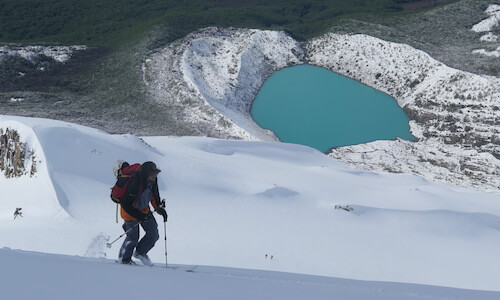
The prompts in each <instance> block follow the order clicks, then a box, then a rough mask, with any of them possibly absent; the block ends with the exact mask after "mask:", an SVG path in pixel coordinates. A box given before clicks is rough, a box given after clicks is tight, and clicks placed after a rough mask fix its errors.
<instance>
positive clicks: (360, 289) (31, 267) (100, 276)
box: [0, 248, 500, 300]
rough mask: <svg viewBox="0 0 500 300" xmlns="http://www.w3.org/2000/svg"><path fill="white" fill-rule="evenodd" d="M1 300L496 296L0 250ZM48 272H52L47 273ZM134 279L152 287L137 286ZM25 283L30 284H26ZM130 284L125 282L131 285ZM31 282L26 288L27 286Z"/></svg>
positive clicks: (493, 296)
mask: <svg viewBox="0 0 500 300" xmlns="http://www.w3.org/2000/svg"><path fill="white" fill-rule="evenodd" d="M0 264H1V265H2V269H3V270H9V272H8V273H7V272H2V273H0V282H1V283H0V288H1V290H2V299H6V300H11V299H19V300H21V299H23V300H24V299H73V300H78V299H82V300H87V299H141V298H144V297H145V295H147V298H152V299H165V298H167V299H218V300H229V299H242V300H243V299H251V300H254V299H288V300H293V299H315V300H320V299H332V298H334V299H344V300H359V299H372V300H391V299H394V300H415V299H429V298H431V299H463V300H465V299H471V300H476V299H481V300H488V299H498V297H500V292H483V291H473V290H462V289H452V288H443V287H435V286H423V285H414V284H398V283H383V282H368V281H355V280H346V279H338V278H327V277H317V276H307V275H299V274H287V273H277V272H264V271H251V270H242V269H230V268H216V267H199V268H198V269H196V273H186V272H182V271H174V270H166V269H164V268H146V267H139V266H137V267H129V266H123V265H118V264H116V263H114V262H113V261H110V260H103V259H90V258H81V257H71V256H62V255H49V254H42V253H36V252H25V251H15V250H10V249H5V248H4V249H0ZM47 274H50V276H47ZM135 278H140V280H141V281H143V282H145V283H147V285H148V286H151V287H153V288H150V289H148V290H144V289H143V288H142V287H141V288H137V284H133V283H136V282H137V281H136V280H135ZM27 283H29V284H27ZM131 283H132V286H127V285H128V284H131ZM27 285H29V288H26V286H27Z"/></svg>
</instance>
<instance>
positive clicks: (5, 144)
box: [0, 128, 36, 178]
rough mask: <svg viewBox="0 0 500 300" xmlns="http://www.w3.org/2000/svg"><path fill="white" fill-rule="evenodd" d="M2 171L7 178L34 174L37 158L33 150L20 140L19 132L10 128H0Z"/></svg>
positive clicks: (0, 167)
mask: <svg viewBox="0 0 500 300" xmlns="http://www.w3.org/2000/svg"><path fill="white" fill-rule="evenodd" d="M0 171H1V172H3V173H4V176H5V177H6V178H13V177H21V176H23V175H29V176H33V175H35V173H36V160H35V155H34V152H33V150H31V149H30V148H29V147H28V146H27V144H26V143H23V142H21V141H20V136H19V133H18V132H17V131H15V130H12V129H10V128H6V129H5V132H4V130H3V128H0Z"/></svg>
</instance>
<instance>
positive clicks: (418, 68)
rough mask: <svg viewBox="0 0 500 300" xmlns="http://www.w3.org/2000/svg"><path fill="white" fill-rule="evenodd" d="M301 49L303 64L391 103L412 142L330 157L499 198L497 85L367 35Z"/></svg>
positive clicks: (323, 40)
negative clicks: (375, 92)
mask: <svg viewBox="0 0 500 300" xmlns="http://www.w3.org/2000/svg"><path fill="white" fill-rule="evenodd" d="M306 47H307V51H308V56H307V58H308V60H309V61H310V63H312V64H315V65H320V66H323V67H326V68H328V69H330V70H332V71H334V72H338V73H340V74H343V75H345V76H349V77H351V78H354V79H356V80H359V81H360V82H362V83H364V84H366V85H369V86H372V87H374V88H376V89H378V90H380V91H382V92H385V93H387V94H389V95H391V96H392V97H394V98H395V99H396V101H397V102H398V104H399V105H400V106H401V107H402V108H403V109H404V110H405V112H406V113H407V114H408V116H409V117H410V118H411V119H412V122H410V128H411V132H412V134H413V135H414V136H415V137H416V138H417V139H418V141H417V142H415V143H410V142H406V141H403V140H398V141H378V142H374V143H369V144H366V145H357V146H349V147H343V148H338V149H333V150H332V151H331V153H330V156H332V157H335V158H337V159H340V160H342V161H344V162H347V163H349V164H351V165H355V166H358V167H361V168H365V169H370V170H377V171H389V172H411V173H414V174H418V175H421V176H423V177H425V178H428V179H431V180H438V181H444V182H449V183H453V184H457V185H461V186H470V187H476V188H482V189H486V190H491V191H498V187H499V184H500V176H499V175H500V161H499V158H500V145H499V144H498V135H499V133H500V79H498V78H496V77H489V76H480V75H476V74H472V73H467V72H463V71H459V70H456V69H452V68H450V67H447V66H445V65H444V64H442V63H440V62H438V61H436V60H434V59H433V58H431V57H430V56H429V55H427V54H426V53H424V52H422V51H419V50H416V49H414V48H411V47H409V46H407V45H403V44H396V43H390V42H386V41H382V40H379V39H376V38H373V37H370V36H366V35H338V34H326V35H324V36H322V37H320V38H317V39H314V40H312V41H311V42H310V43H308V44H307V46H306Z"/></svg>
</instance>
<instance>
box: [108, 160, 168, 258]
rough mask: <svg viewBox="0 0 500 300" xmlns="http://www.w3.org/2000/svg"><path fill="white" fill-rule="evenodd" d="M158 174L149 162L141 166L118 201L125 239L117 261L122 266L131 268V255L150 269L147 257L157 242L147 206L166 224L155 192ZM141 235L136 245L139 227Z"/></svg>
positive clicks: (156, 232) (155, 224)
mask: <svg viewBox="0 0 500 300" xmlns="http://www.w3.org/2000/svg"><path fill="white" fill-rule="evenodd" d="M160 172H161V171H160V170H159V169H158V168H157V167H156V165H155V164H154V163H153V162H151V161H148V162H145V163H144V164H142V166H141V168H140V169H139V170H138V171H137V173H136V175H135V177H134V178H132V181H131V182H130V183H129V185H128V186H127V192H126V194H125V197H124V199H123V200H122V201H121V203H120V204H121V211H120V215H121V217H122V219H123V220H124V221H125V222H124V224H123V229H124V230H125V231H127V230H129V229H130V231H129V232H127V237H126V238H125V241H123V245H122V247H121V249H120V253H119V255H118V256H119V260H120V262H121V263H123V264H132V263H133V261H132V255H133V256H134V257H135V258H137V259H139V260H141V261H142V263H143V264H145V265H152V263H151V260H150V259H149V257H148V255H147V253H148V252H149V250H151V249H152V248H153V247H154V245H155V243H156V241H157V240H158V239H159V234H158V224H157V223H156V220H155V218H154V217H153V213H152V212H151V208H150V203H151V204H152V205H153V207H154V209H155V211H156V212H157V213H158V214H160V215H161V216H162V217H163V221H164V222H167V217H168V216H167V212H166V211H165V209H164V208H163V207H161V201H160V193H159V191H158V179H157V175H158V173H160ZM138 224H140V225H141V227H142V228H143V229H144V231H145V235H144V237H143V238H142V239H141V240H140V241H139V226H138Z"/></svg>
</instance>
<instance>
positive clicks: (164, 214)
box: [156, 207, 168, 222]
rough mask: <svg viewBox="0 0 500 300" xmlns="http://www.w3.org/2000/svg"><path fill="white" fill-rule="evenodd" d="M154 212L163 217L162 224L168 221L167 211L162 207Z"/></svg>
mask: <svg viewBox="0 0 500 300" xmlns="http://www.w3.org/2000/svg"><path fill="white" fill-rule="evenodd" d="M156 212H157V213H158V214H159V215H161V216H162V217H163V222H167V219H168V215H167V211H166V210H165V209H164V208H163V207H158V209H157V210H156Z"/></svg>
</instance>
